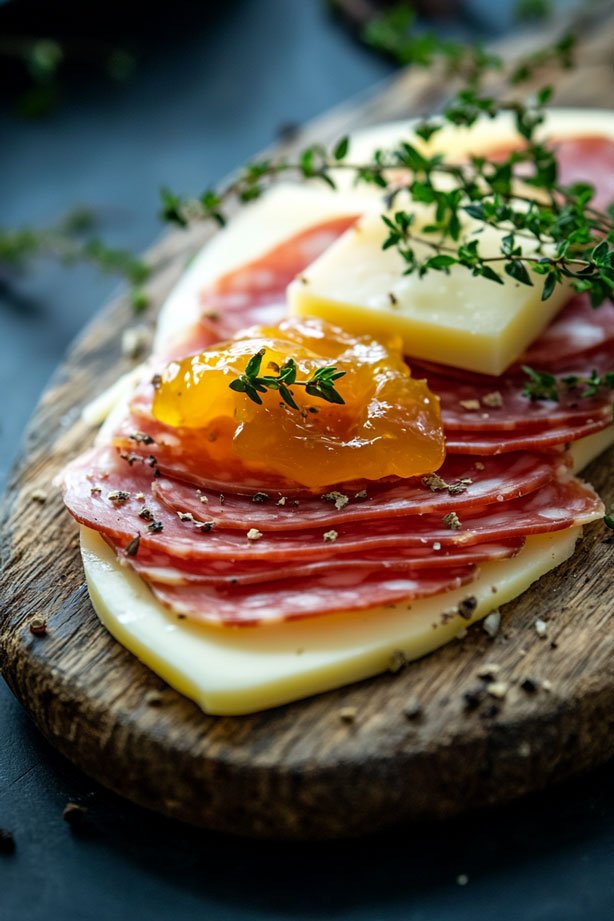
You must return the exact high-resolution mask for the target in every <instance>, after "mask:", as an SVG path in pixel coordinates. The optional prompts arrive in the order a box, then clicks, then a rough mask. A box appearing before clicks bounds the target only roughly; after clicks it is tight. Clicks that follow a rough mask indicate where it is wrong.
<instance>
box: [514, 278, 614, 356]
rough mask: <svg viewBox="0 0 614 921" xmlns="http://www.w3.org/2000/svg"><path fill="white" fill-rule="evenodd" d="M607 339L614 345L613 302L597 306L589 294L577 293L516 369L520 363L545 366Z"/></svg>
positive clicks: (589, 350)
mask: <svg viewBox="0 0 614 921" xmlns="http://www.w3.org/2000/svg"><path fill="white" fill-rule="evenodd" d="M606 342H610V343H613V344H614V304H613V303H612V301H604V303H603V304H601V305H600V306H599V307H597V308H595V307H592V306H591V302H590V298H589V297H588V295H587V294H578V295H577V296H576V297H573V298H572V299H571V300H570V301H569V303H568V304H566V306H565V307H564V308H563V310H562V311H561V312H560V313H559V314H558V316H557V317H555V318H554V320H553V321H552V323H551V324H550V325H549V326H548V328H547V329H546V331H545V332H544V333H542V335H541V336H540V337H539V339H536V340H535V342H534V343H533V345H531V346H529V348H528V349H527V351H526V352H525V353H524V355H523V356H522V358H521V359H519V361H518V362H517V365H516V370H519V367H520V366H521V365H530V366H531V367H532V368H544V369H546V368H549V367H550V366H551V365H556V364H559V363H560V362H562V361H565V360H567V359H569V358H573V357H574V356H576V355H582V354H584V353H586V352H591V351H592V350H593V349H595V348H597V347H598V346H601V345H603V344H604V343H606Z"/></svg>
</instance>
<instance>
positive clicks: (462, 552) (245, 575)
mask: <svg viewBox="0 0 614 921" xmlns="http://www.w3.org/2000/svg"><path fill="white" fill-rule="evenodd" d="M109 543H110V544H111V546H112V547H113V549H114V550H115V552H116V553H117V555H118V556H119V557H120V558H121V559H125V553H124V548H123V546H122V545H120V544H118V543H117V542H114V541H112V540H110V541H109ZM523 544H524V538H522V537H516V538H511V539H509V540H500V541H496V542H494V541H493V542H490V543H485V544H473V545H472V546H469V547H462V546H461V547H442V548H440V549H439V550H433V548H432V547H410V548H409V549H407V550H404V549H403V548H402V547H401V548H394V549H392V550H372V551H371V552H366V553H358V554H356V555H352V554H345V555H344V556H334V555H331V557H330V559H325V560H312V561H311V562H303V563H294V562H292V561H291V560H288V561H286V562H282V563H277V564H276V565H274V566H273V565H271V564H270V563H268V562H267V561H266V560H262V561H255V562H252V561H250V560H245V561H242V562H241V563H240V564H238V563H237V562H235V561H234V560H205V561H199V562H198V563H195V562H194V561H192V560H181V559H177V558H174V557H171V556H169V555H168V554H165V553H159V552H154V551H152V550H151V549H149V548H146V547H144V548H142V549H139V552H138V554H137V555H136V556H135V557H131V559H130V565H131V566H132V568H133V569H134V570H135V571H136V572H137V573H138V574H139V575H140V576H142V577H143V578H144V579H145V580H146V581H148V582H160V583H163V584H169V585H186V584H188V583H192V582H199V583H202V584H204V585H218V586H219V585H256V584H258V583H261V582H275V581H278V580H280V579H303V578H307V577H310V578H318V577H319V576H320V575H321V574H326V573H332V572H349V571H351V572H364V573H382V572H387V573H389V574H390V573H421V572H424V571H425V570H431V569H448V568H450V567H457V566H467V565H472V564H478V563H486V562H491V561H492V560H505V559H509V558H510V557H513V556H515V555H516V554H517V553H518V551H519V550H520V549H521V548H522V545H523Z"/></svg>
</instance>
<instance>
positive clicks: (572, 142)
mask: <svg viewBox="0 0 614 921" xmlns="http://www.w3.org/2000/svg"><path fill="white" fill-rule="evenodd" d="M555 143H556V150H557V161H558V164H559V182H560V183H561V184H562V185H571V184H572V183H574V182H590V183H591V184H592V185H593V186H594V187H595V197H594V198H593V200H592V202H591V204H592V205H593V206H594V207H596V208H607V206H608V205H609V204H611V203H612V202H613V201H614V141H613V140H611V139H610V138H606V137H598V136H590V135H589V136H587V137H576V138H562V139H561V140H558V141H556V142H555Z"/></svg>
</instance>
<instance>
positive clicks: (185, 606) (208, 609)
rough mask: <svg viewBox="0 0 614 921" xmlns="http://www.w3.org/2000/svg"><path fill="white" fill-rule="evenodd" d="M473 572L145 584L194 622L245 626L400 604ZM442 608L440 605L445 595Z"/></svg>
mask: <svg viewBox="0 0 614 921" xmlns="http://www.w3.org/2000/svg"><path fill="white" fill-rule="evenodd" d="M474 572H475V570H474V567H472V566H466V567H459V568H456V569H448V570H445V571H444V572H441V571H436V572H426V573H420V575H414V576H412V577H410V576H407V575H406V576H401V575H388V574H383V575H364V574H362V573H357V572H344V573H335V572H331V573H328V574H323V575H320V576H319V577H318V579H317V580H313V579H292V580H289V581H287V582H276V583H272V584H269V585H266V586H250V587H249V588H230V587H228V586H224V587H218V588H214V587H213V586H207V585H180V586H170V585H160V584H157V583H152V584H150V588H151V589H152V590H153V593H154V595H156V597H157V598H158V599H159V600H160V601H161V602H162V603H163V604H165V605H168V606H169V607H171V608H172V610H173V612H174V613H175V614H179V615H183V616H184V617H188V618H190V620H194V621H197V622H198V623H204V624H213V625H221V626H230V625H233V626H242V627H245V626H255V625H258V624H271V623H275V622H277V621H284V620H299V619H302V618H305V617H318V616H320V615H323V614H332V613H335V612H339V611H363V610H365V609H367V608H373V607H376V606H380V605H390V604H400V603H403V604H404V605H405V604H408V603H409V602H411V601H413V600H415V599H416V598H425V597H428V596H429V595H436V594H440V593H441V592H446V591H449V590H450V589H453V588H459V587H460V586H461V585H466V584H467V583H468V582H470V581H471V579H472V577H473V575H474ZM442 606H444V607H445V595H444V597H443V598H442ZM442 613H443V610H442Z"/></svg>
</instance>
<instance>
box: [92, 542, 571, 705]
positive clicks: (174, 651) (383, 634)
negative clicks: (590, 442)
mask: <svg viewBox="0 0 614 921" xmlns="http://www.w3.org/2000/svg"><path fill="white" fill-rule="evenodd" d="M580 532H581V528H579V527H575V528H569V529H568V530H566V531H559V532H554V533H551V534H545V535H541V536H538V537H529V538H528V539H527V542H526V545H525V547H524V548H523V550H522V551H521V552H520V553H519V554H518V556H517V557H515V558H514V559H511V560H504V561H497V562H493V563H487V564H485V565H484V566H483V567H482V568H481V573H480V575H479V576H478V578H477V579H476V580H475V581H474V582H472V583H471V585H469V586H465V587H463V588H461V589H455V590H453V591H451V592H446V593H445V594H443V595H438V596H435V597H433V598H425V599H421V600H418V601H414V602H412V603H410V604H397V605H394V606H390V607H389V606H384V607H377V608H372V609H371V610H368V611H359V612H354V613H340V614H333V615H326V616H323V617H317V618H308V619H306V620H304V621H294V622H290V623H282V624H278V625H271V626H265V627H234V628H229V627H225V628H224V627H208V626H201V625H198V624H191V623H189V622H188V621H186V620H178V619H177V618H176V617H175V616H174V615H173V614H172V613H170V612H169V611H168V610H167V609H166V608H164V607H163V606H162V605H161V604H159V603H158V602H157V601H156V600H155V598H154V597H153V595H152V594H151V592H150V591H149V589H148V588H147V586H146V585H145V583H144V582H142V580H141V579H140V578H139V577H138V576H137V575H136V574H135V573H134V572H132V571H131V570H129V569H128V568H126V567H122V566H120V565H119V563H118V562H117V560H116V558H115V554H114V553H113V551H112V550H111V549H110V547H109V546H108V545H107V544H106V543H105V542H104V540H103V539H102V538H101V537H100V535H99V534H97V533H96V532H95V531H91V530H88V529H87V528H82V529H81V553H82V557H83V566H84V569H85V575H86V577H87V583H88V588H89V593H90V597H91V599H92V603H93V605H94V608H95V609H96V612H97V613H98V616H99V617H100V620H101V621H102V623H103V624H104V625H105V627H106V628H107V629H108V630H109V632H110V633H112V634H113V636H114V637H115V638H116V639H117V640H119V642H120V643H122V644H123V645H124V646H125V647H126V648H127V649H129V650H130V651H131V652H132V653H134V655H136V656H137V657H138V658H139V659H140V660H141V661H142V662H144V663H145V664H146V665H148V666H149V667H150V668H151V669H152V670H153V671H154V672H156V674H158V675H159V676H160V677H161V678H163V679H164V680H165V681H166V682H167V683H168V684H170V685H171V686H172V687H174V688H175V689H176V690H178V691H180V692H181V693H182V694H185V695H186V696H187V697H190V698H191V699H192V700H194V701H195V702H196V703H197V704H199V705H200V706H201V707H202V709H203V710H205V711H206V712H207V713H213V714H216V715H239V714H245V713H253V712H255V711H258V710H264V709H266V708H268V707H275V706H279V705H281V704H285V703H289V702H290V701H293V700H299V699H301V698H303V697H308V696H310V695H312V694H318V693H320V692H322V691H328V690H331V689H333V688H338V687H342V686H343V685H346V684H351V683H353V682H355V681H360V680H362V679H364V678H368V677H370V676H372V675H376V674H379V673H380V672H385V671H386V670H388V669H389V668H391V667H392V666H393V665H394V663H395V662H398V661H399V659H400V660H401V661H404V660H406V661H410V660H412V659H417V658H419V657H420V656H423V655H426V654H427V653H429V652H432V651H433V650H434V649H437V648H438V647H439V646H442V645H443V644H444V643H447V642H449V641H450V640H452V639H454V637H455V636H456V635H457V634H458V633H459V632H460V631H461V629H462V628H463V627H466V626H467V624H468V623H469V622H468V621H466V620H463V619H462V618H461V617H460V616H459V615H455V616H453V617H451V618H450V619H448V618H447V616H444V617H443V618H442V615H446V613H447V612H448V611H452V610H454V609H455V607H456V606H457V605H458V603H459V602H460V601H462V599H464V598H466V597H467V596H468V595H473V596H475V597H476V598H477V601H478V604H477V607H476V610H475V613H474V616H473V618H472V621H475V620H478V619H480V618H482V617H484V616H485V615H486V614H488V613H489V612H491V611H492V610H493V608H495V607H497V606H498V605H500V604H504V603H505V602H507V601H510V600H511V599H512V598H515V597H516V596H517V595H519V594H521V593H522V592H524V591H525V590H526V589H527V588H528V587H529V586H530V585H531V583H533V582H534V581H535V580H536V579H539V577H540V576H542V575H543V574H544V573H546V572H548V571H549V570H550V569H553V568H554V567H555V566H558V565H559V564H560V563H562V562H564V560H566V559H567V558H568V557H570V556H571V554H572V553H573V550H574V547H575V543H576V540H577V538H578V537H579V535H580ZM493 588H494V589H495V590H496V591H495V592H493Z"/></svg>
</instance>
